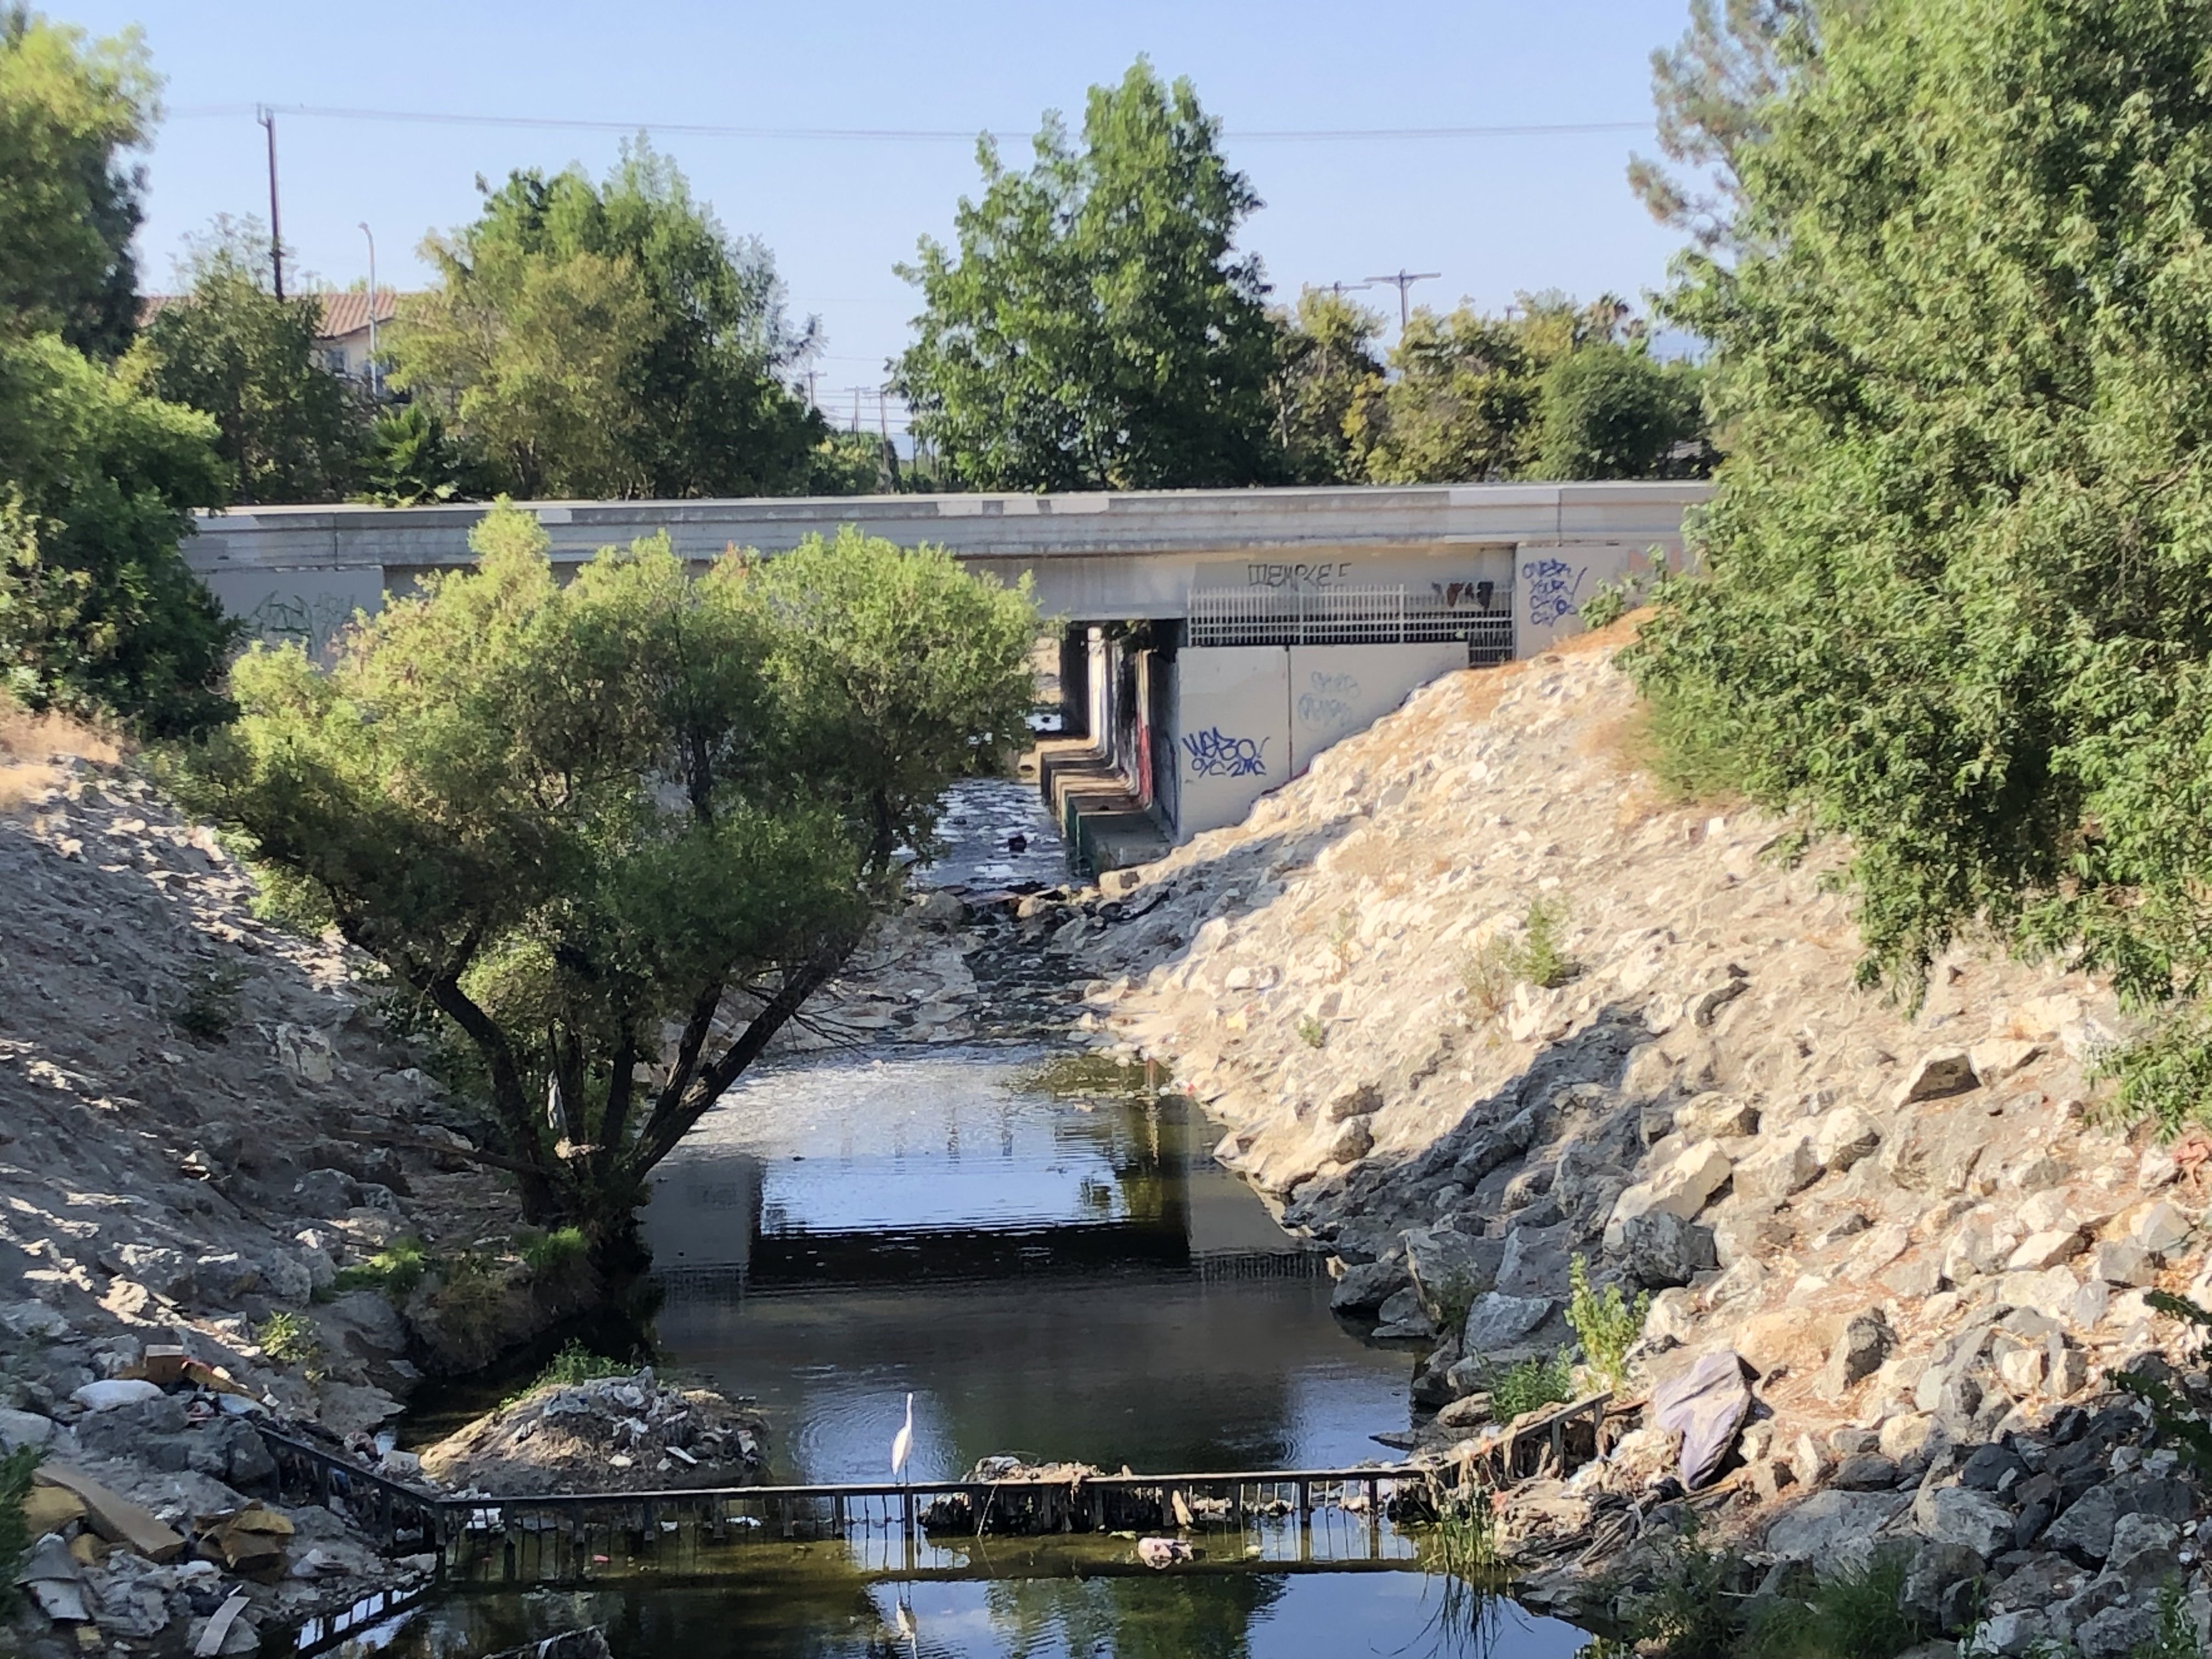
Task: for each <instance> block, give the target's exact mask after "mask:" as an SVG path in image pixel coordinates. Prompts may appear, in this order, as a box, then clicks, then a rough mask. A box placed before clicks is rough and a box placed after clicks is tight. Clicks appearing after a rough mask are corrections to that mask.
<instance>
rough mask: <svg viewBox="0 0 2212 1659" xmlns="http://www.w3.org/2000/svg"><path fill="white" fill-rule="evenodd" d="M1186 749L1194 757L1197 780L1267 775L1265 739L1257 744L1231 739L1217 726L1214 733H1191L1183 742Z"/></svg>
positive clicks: (1192, 763) (1261, 776)
mask: <svg viewBox="0 0 2212 1659" xmlns="http://www.w3.org/2000/svg"><path fill="white" fill-rule="evenodd" d="M1182 746H1183V748H1184V750H1186V751H1187V752H1188V754H1189V756H1190V775H1191V776H1193V777H1194V778H1264V777H1266V776H1267V760H1266V758H1265V757H1266V754H1267V738H1261V739H1260V740H1259V741H1258V742H1257V743H1255V742H1254V741H1253V740H1252V739H1251V738H1232V737H1228V736H1225V734H1224V733H1223V732H1222V730H1221V728H1220V727H1219V726H1215V727H1213V728H1212V730H1211V731H1207V732H1191V733H1190V734H1189V735H1188V736H1187V737H1185V738H1183V740H1182Z"/></svg>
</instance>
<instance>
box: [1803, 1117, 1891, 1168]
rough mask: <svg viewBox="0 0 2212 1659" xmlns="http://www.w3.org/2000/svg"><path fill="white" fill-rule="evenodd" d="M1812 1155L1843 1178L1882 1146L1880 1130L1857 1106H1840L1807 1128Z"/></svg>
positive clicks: (1808, 1123)
mask: <svg viewBox="0 0 2212 1659" xmlns="http://www.w3.org/2000/svg"><path fill="white" fill-rule="evenodd" d="M1805 1127H1806V1129H1807V1130H1808V1132H1809V1133H1811V1135H1812V1137H1813V1156H1814V1158H1817V1159H1819V1160H1820V1167H1821V1168H1822V1169H1823V1170H1826V1171H1827V1172H1828V1173H1829V1174H1830V1175H1841V1174H1843V1173H1844V1171H1845V1170H1849V1169H1850V1168H1852V1167H1853V1166H1854V1165H1855V1164H1857V1163H1858V1161H1859V1160H1860V1159H1861V1158H1864V1157H1866V1156H1867V1155H1868V1154H1869V1153H1870V1152H1873V1151H1874V1150H1875V1148H1876V1147H1877V1146H1881V1126H1880V1125H1878V1124H1877V1123H1875V1121H1874V1119H1873V1118H1871V1117H1869V1115H1867V1114H1866V1113H1864V1112H1863V1111H1861V1110H1860V1109H1858V1108H1857V1107H1856V1106H1838V1107H1837V1108H1836V1109H1834V1110H1832V1111H1827V1112H1823V1113H1821V1114H1820V1116H1818V1117H1816V1118H1813V1119H1811V1120H1810V1121H1808V1122H1807V1123H1806V1125H1805Z"/></svg>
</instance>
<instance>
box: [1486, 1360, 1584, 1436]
mask: <svg viewBox="0 0 2212 1659" xmlns="http://www.w3.org/2000/svg"><path fill="white" fill-rule="evenodd" d="M1486 1383H1487V1386H1488V1392H1489V1395H1490V1414H1491V1416H1492V1418H1493V1419H1496V1420H1497V1421H1498V1422H1500V1423H1510V1422H1511V1421H1512V1420H1513V1419H1515V1418H1516V1417H1518V1416H1520V1415H1521V1413H1522V1412H1532V1411H1534V1410H1535V1409H1536V1407H1539V1406H1557V1405H1560V1404H1562V1403H1564V1402H1565V1401H1569V1400H1571V1399H1573V1398H1574V1397H1575V1368H1574V1364H1573V1363H1572V1362H1571V1360H1569V1359H1568V1358H1567V1356H1566V1353H1565V1351H1564V1350H1562V1351H1561V1352H1558V1353H1554V1354H1553V1355H1552V1356H1551V1358H1548V1359H1546V1358H1539V1357H1535V1356H1531V1357H1530V1358H1527V1359H1524V1360H1522V1361H1521V1362H1520V1363H1519V1364H1515V1365H1508V1366H1505V1367H1504V1368H1502V1369H1493V1370H1492V1371H1491V1373H1490V1375H1489V1376H1488V1377H1487V1378H1486Z"/></svg>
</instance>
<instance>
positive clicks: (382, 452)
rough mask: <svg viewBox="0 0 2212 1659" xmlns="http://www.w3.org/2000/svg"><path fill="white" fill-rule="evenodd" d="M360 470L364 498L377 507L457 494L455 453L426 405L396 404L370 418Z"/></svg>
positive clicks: (434, 412) (457, 460)
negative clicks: (364, 480) (365, 480)
mask: <svg viewBox="0 0 2212 1659" xmlns="http://www.w3.org/2000/svg"><path fill="white" fill-rule="evenodd" d="M364 471H365V472H366V475H367V477H368V499H369V500H370V501H374V502H376V503H377V504H378V505H379V506H381V507H422V506H426V505H428V503H430V502H432V501H452V500H453V498H454V497H455V496H457V495H461V494H462V493H463V490H462V468H461V461H460V457H459V454H458V453H455V451H454V448H453V442H452V441H451V440H450V439H449V438H448V437H447V435H446V423H445V422H444V421H443V420H441V419H440V418H439V416H438V411H437V410H435V409H432V408H431V407H430V406H429V405H428V404H412V403H410V404H399V405H398V406H397V407H395V408H392V409H387V410H385V411H384V412H383V413H382V414H380V415H379V416H377V417H376V421H375V423H374V425H373V426H372V427H371V428H369V434H368V460H367V461H366V463H365V464H364Z"/></svg>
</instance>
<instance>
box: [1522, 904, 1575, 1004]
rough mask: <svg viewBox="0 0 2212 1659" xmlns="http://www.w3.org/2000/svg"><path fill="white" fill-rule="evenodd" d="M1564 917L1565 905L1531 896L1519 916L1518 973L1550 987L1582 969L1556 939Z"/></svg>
mask: <svg viewBox="0 0 2212 1659" xmlns="http://www.w3.org/2000/svg"><path fill="white" fill-rule="evenodd" d="M1566 919H1567V911H1566V907H1565V905H1563V904H1560V903H1559V902H1556V901H1554V900H1552V899H1541V898H1540V899H1531V900H1530V901H1529V902H1528V915H1525V916H1523V917H1522V920H1521V949H1520V952H1519V959H1518V966H1519V968H1520V970H1521V977H1522V979H1525V980H1526V981H1528V983H1529V984H1531V985H1534V986H1538V987H1541V988H1542V989H1544V990H1547V991H1549V990H1552V989H1553V988H1554V987H1558V986H1561V985H1565V983H1566V982H1567V981H1569V980H1571V979H1572V978H1573V977H1574V976H1575V975H1577V974H1578V973H1580V972H1581V971H1582V969H1581V968H1580V966H1578V965H1577V963H1576V962H1575V961H1574V959H1573V958H1572V957H1570V956H1568V955H1567V953H1566V950H1565V946H1564V945H1561V943H1560V942H1559V928H1560V927H1561V925H1562V924H1564V923H1565V921H1566Z"/></svg>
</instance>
